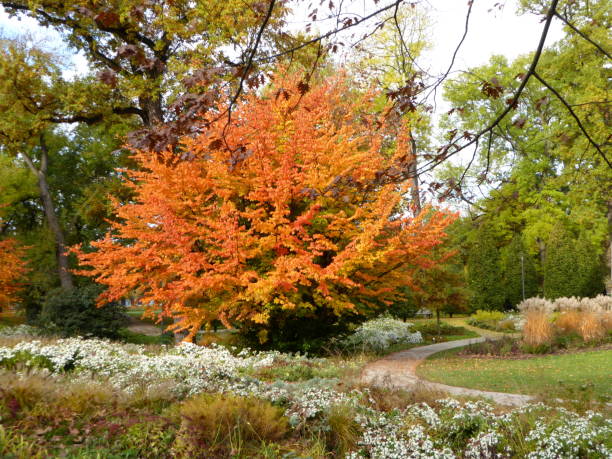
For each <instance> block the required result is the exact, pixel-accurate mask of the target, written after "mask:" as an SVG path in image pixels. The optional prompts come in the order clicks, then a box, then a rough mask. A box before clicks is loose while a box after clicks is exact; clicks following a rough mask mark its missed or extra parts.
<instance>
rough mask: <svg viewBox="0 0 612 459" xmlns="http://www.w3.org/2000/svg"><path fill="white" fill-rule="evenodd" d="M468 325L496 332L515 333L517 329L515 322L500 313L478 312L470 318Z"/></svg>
mask: <svg viewBox="0 0 612 459" xmlns="http://www.w3.org/2000/svg"><path fill="white" fill-rule="evenodd" d="M468 324H470V325H473V326H475V327H480V328H487V329H490V330H496V331H514V329H515V323H514V320H513V319H512V318H511V317H508V315H507V314H504V313H503V312H500V311H482V310H478V311H476V312H475V313H474V314H472V315H471V316H470V318H469V319H468Z"/></svg>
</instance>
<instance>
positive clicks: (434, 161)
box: [416, 0, 559, 175]
mask: <svg viewBox="0 0 612 459" xmlns="http://www.w3.org/2000/svg"><path fill="white" fill-rule="evenodd" d="M558 3H559V0H552V1H551V5H550V8H549V9H548V12H547V14H546V19H545V24H544V29H543V30H542V34H541V36H540V42H539V43H538V47H537V49H536V51H535V54H534V56H533V59H532V60H531V64H530V66H529V69H528V70H527V73H526V74H525V76H524V77H523V80H522V81H521V84H520V85H519V87H518V88H517V89H516V91H515V92H514V94H513V95H512V98H511V99H510V101H509V103H508V106H507V107H506V108H505V109H504V110H503V111H502V112H501V113H500V114H499V115H498V116H497V117H496V118H495V119H494V120H493V121H492V122H491V123H490V124H489V125H488V126H487V127H486V128H484V129H482V130H481V131H479V132H478V133H476V134H475V135H474V136H473V137H472V139H471V140H470V141H469V142H467V143H466V144H465V145H462V146H457V145H456V144H451V145H448V148H447V150H448V149H450V146H455V150H454V151H453V152H450V153H448V152H445V153H444V154H443V155H438V158H435V159H432V160H431V161H429V162H428V163H426V164H425V165H424V166H423V167H422V168H421V169H420V170H419V171H417V172H416V173H417V174H419V175H420V174H423V173H426V172H429V171H430V170H432V169H433V168H435V167H436V166H437V165H438V164H440V163H441V162H442V161H445V160H446V159H448V158H450V157H451V156H453V155H456V154H457V153H459V152H460V151H463V150H465V149H466V148H468V147H469V146H471V145H474V144H475V143H476V142H477V141H478V139H480V137H482V136H483V135H485V134H487V133H488V132H491V131H492V130H493V129H494V128H495V126H497V125H498V124H499V123H500V122H501V121H502V120H503V119H504V118H505V117H506V115H507V114H508V113H510V112H511V111H512V110H513V109H514V108H515V106H516V104H517V102H518V99H519V97H520V96H521V94H522V93H523V90H524V89H525V87H526V86H527V83H528V82H529V79H530V78H531V77H532V76H533V74H534V72H535V70H536V67H537V66H538V62H539V61H540V57H541V55H542V51H543V49H544V43H545V42H546V37H547V36H548V30H549V29H550V24H551V22H552V18H553V17H554V14H555V10H556V8H557V4H558ZM440 156H441V157H440Z"/></svg>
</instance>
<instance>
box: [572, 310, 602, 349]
mask: <svg viewBox="0 0 612 459" xmlns="http://www.w3.org/2000/svg"><path fill="white" fill-rule="evenodd" d="M581 316H582V317H581V321H580V326H579V327H578V333H580V336H582V339H583V340H584V341H585V342H590V341H599V340H601V339H603V338H604V337H605V336H606V328H605V325H604V322H603V320H602V315H601V314H600V313H597V312H593V311H584V312H583V313H582V314H581Z"/></svg>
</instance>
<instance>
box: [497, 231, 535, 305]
mask: <svg viewBox="0 0 612 459" xmlns="http://www.w3.org/2000/svg"><path fill="white" fill-rule="evenodd" d="M501 264H502V275H503V279H504V283H503V285H504V293H505V296H506V306H507V307H511V308H513V307H516V305H517V304H519V303H520V302H521V301H522V300H523V299H524V298H531V297H532V296H536V295H537V293H538V278H537V274H536V270H535V265H534V262H533V257H532V255H531V254H530V253H529V252H528V251H527V249H526V247H525V246H524V244H523V240H522V238H521V236H520V235H516V236H514V238H513V239H512V241H511V242H510V244H508V245H507V246H506V247H504V248H503V250H502V257H501Z"/></svg>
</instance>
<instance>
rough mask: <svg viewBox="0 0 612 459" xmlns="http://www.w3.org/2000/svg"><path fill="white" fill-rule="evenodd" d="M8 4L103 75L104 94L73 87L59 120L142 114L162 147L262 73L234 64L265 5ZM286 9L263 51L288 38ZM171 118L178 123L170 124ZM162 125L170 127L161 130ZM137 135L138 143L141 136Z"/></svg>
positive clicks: (97, 78)
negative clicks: (240, 80) (239, 79)
mask: <svg viewBox="0 0 612 459" xmlns="http://www.w3.org/2000/svg"><path fill="white" fill-rule="evenodd" d="M3 5H4V6H5V8H6V9H7V12H8V13H9V14H10V15H27V16H30V17H33V18H34V19H36V20H37V21H38V23H39V24H40V25H42V26H46V27H53V28H55V29H56V30H57V31H58V32H59V33H60V34H61V36H62V38H64V40H65V41H66V42H67V44H68V45H69V46H70V47H72V48H74V49H76V50H78V51H79V52H82V53H83V55H84V56H85V57H86V59H87V60H88V63H89V64H90V65H91V67H92V69H94V70H95V71H97V75H94V74H92V75H88V76H87V77H86V79H87V80H89V82H90V85H91V86H93V87H94V88H96V89H98V91H96V92H95V93H94V94H95V96H94V97H91V93H90V91H91V89H90V88H91V86H89V87H88V88H87V89H88V90H81V91H79V90H78V89H79V88H78V87H75V88H74V90H73V91H70V94H71V96H72V97H71V103H70V104H69V105H68V106H67V108H68V109H69V111H68V113H67V114H66V113H60V115H64V116H59V118H69V117H70V116H67V115H73V117H74V116H75V115H76V116H77V118H78V119H80V120H83V121H88V122H95V121H99V120H100V119H107V118H108V116H122V117H128V118H133V117H134V116H137V117H138V118H139V121H140V123H141V125H143V126H144V127H147V128H153V126H158V128H157V129H154V130H153V129H151V131H150V136H148V137H147V139H146V140H145V142H146V143H147V144H148V145H151V144H154V145H155V147H157V148H159V149H163V148H165V147H166V146H167V145H169V144H171V143H173V142H174V141H175V140H176V135H177V133H179V132H181V131H183V130H185V129H186V126H185V124H188V125H189V126H191V125H192V122H193V120H194V119H197V116H196V114H198V113H200V112H202V111H204V110H206V109H209V108H210V107H211V105H213V104H214V103H215V101H216V100H217V97H216V96H217V95H218V94H219V92H220V91H221V90H223V89H225V88H227V89H229V90H231V91H233V90H235V85H223V83H224V82H225V83H227V81H228V80H231V79H232V77H236V76H243V77H244V78H245V79H246V80H247V81H246V82H247V83H248V84H249V85H250V86H252V87H253V86H256V85H257V84H258V82H259V80H260V75H259V74H258V73H255V74H252V75H243V74H242V73H241V72H243V71H244V72H247V69H245V68H244V67H243V66H238V64H234V63H233V62H231V61H233V60H235V59H237V60H238V62H241V63H244V62H246V60H247V56H249V54H250V52H251V48H252V47H253V40H254V38H253V36H254V34H256V33H257V31H258V30H259V28H260V27H261V23H262V21H263V17H264V16H265V11H266V10H267V6H266V5H262V4H260V3H255V2H248V3H247V4H245V3H243V2H238V1H225V2H222V3H219V2H217V1H215V0H207V1H202V2H199V3H198V4H197V5H193V4H191V3H189V2H188V1H186V0H181V1H176V2H172V3H169V4H154V3H152V4H146V5H143V4H142V2H140V1H138V0H127V1H122V2H120V3H118V4H116V5H114V7H113V8H111V9H109V8H108V6H107V5H103V4H99V3H97V2H93V1H89V0H79V1H78V2H73V3H71V4H69V5H66V4H64V3H62V2H58V1H56V0H45V1H42V2H38V3H36V4H34V3H31V2H29V1H25V0H24V1H16V2H3ZM262 8H263V10H262ZM287 12H288V9H287V8H286V7H284V6H283V5H281V4H280V3H277V5H276V8H274V10H273V11H272V15H271V18H270V21H268V23H267V27H266V28H265V30H264V31H263V40H262V44H261V46H260V48H261V49H260V50H259V51H264V50H266V51H269V52H271V51H273V50H274V49H277V48H278V45H281V44H282V43H283V41H285V42H286V41H290V40H289V39H290V36H289V35H288V34H287V33H285V34H284V35H281V34H280V32H281V31H282V29H283V25H284V22H283V20H282V18H283V17H284V16H285V15H286V13H287ZM283 37H286V38H285V40H283ZM299 54H300V53H298V55H299ZM230 56H231V57H230ZM298 57H299V56H298ZM228 63H231V64H230V65H228ZM243 65H244V64H243ZM249 70H251V71H252V70H254V69H252V68H251V69H249ZM100 93H102V97H100V96H99V94H100ZM86 95H87V96H86ZM177 118H178V120H177ZM171 120H175V121H179V123H177V124H175V125H172V124H171V123H168V122H169V121H171ZM164 122H166V123H168V124H166V125H165V126H164V127H163V128H159V124H160V123H164ZM133 134H134V135H132V137H134V140H135V139H136V138H138V137H141V136H140V135H138V134H139V133H133ZM140 134H142V133H140Z"/></svg>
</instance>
